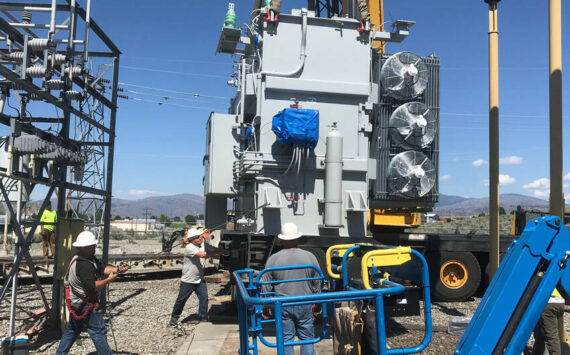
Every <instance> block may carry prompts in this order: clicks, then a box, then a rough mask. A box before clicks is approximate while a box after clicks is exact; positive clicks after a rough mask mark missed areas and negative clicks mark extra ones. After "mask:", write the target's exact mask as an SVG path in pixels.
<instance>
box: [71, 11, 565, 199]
mask: <svg viewBox="0 0 570 355" xmlns="http://www.w3.org/2000/svg"><path fill="white" fill-rule="evenodd" d="M235 2H236V12H237V15H238V20H239V23H244V22H245V21H246V20H247V19H248V18H249V14H250V12H251V10H252V9H251V8H252V4H253V1H252V0H237V1H235ZM84 3H85V2H84V1H82V2H81V4H83V5H84ZM205 3H206V2H204V1H196V0H189V1H174V0H165V1H163V2H160V3H158V2H156V1H150V0H120V1H116V0H114V1H111V0H98V1H94V2H93V8H92V16H93V18H94V20H95V21H96V22H97V23H98V24H99V25H100V26H101V27H102V28H103V29H104V31H105V32H106V33H107V35H108V36H109V37H110V38H111V39H112V40H113V41H114V42H115V44H116V45H117V46H118V47H119V48H120V49H121V51H122V52H123V55H122V57H121V71H120V82H122V83H125V84H129V85H121V86H122V87H124V88H125V89H128V90H131V91H135V92H136V93H133V92H127V93H125V94H126V95H129V96H130V97H137V98H140V99H145V100H150V101H157V100H161V99H160V98H158V97H155V96H151V95H168V96H170V97H171V98H170V99H169V100H168V101H167V102H169V103H173V104H175V105H180V106H166V105H158V104H156V103H149V102H142V101H133V100H128V101H126V100H122V101H120V102H119V105H120V107H119V111H118V121H117V140H116V154H115V174H114V196H115V197H119V198H130V199H135V198H142V197H148V196H152V195H164V194H178V193H195V194H201V193H202V176H203V167H202V157H203V154H204V148H205V140H204V136H205V123H206V121H207V119H208V115H209V112H210V111H218V112H225V111H226V104H227V102H228V99H219V98H208V97H203V98H193V97H192V96H191V95H185V94H183V93H199V94H201V95H207V96H216V97H227V98H229V97H230V96H232V95H233V90H232V89H231V88H230V87H228V86H227V85H226V81H227V80H228V79H229V75H231V74H232V69H233V68H232V60H233V58H231V57H229V56H227V55H216V54H215V48H216V45H217V41H218V37H219V32H220V29H221V25H222V23H223V19H224V15H225V12H226V9H227V1H220V0H212V1H208V2H207V3H208V6H205V5H204V4H205ZM563 5H567V4H563ZM302 6H306V1H301V0H292V1H288V0H284V1H283V9H282V11H283V12H289V10H290V9H291V8H300V7H302ZM384 8H385V20H386V21H393V20H396V19H407V20H413V21H416V22H417V23H416V25H415V26H414V27H413V28H412V31H411V35H410V36H409V37H408V39H406V40H405V41H404V42H403V43H401V44H390V45H389V46H388V48H387V51H388V52H389V53H395V52H397V51H402V50H407V51H412V52H415V53H417V54H419V55H422V56H423V55H429V54H430V53H436V54H437V55H438V56H439V57H440V58H441V61H442V68H441V112H442V115H441V131H440V147H441V152H440V161H441V163H440V179H441V182H440V192H441V193H444V194H449V195H461V196H468V197H483V196H487V195H488V187H487V186H486V185H485V180H488V164H487V160H488V138H487V137H488V123H487V122H488V116H487V109H488V74H487V63H488V59H487V31H488V15H487V10H488V7H487V5H486V4H485V3H484V2H483V1H467V0H456V1H449V0H447V1H445V0H429V1H425V0H384ZM569 13H570V11H568V9H567V8H566V7H565V8H564V9H563V33H564V34H565V35H564V37H563V67H564V68H570V52H569V48H570V46H569V43H568V36H567V34H568V33H570V24H569V22H570V15H569ZM499 41H500V42H499V55H500V59H499V65H500V69H501V71H500V112H501V119H500V122H501V123H500V130H501V131H500V132H501V133H500V157H501V158H502V161H501V167H500V173H501V175H502V177H501V181H502V184H501V187H500V192H501V193H522V194H527V195H531V196H536V197H541V198H546V199H547V198H548V181H547V180H545V179H548V177H549V146H548V6H547V2H546V1H536V0H517V1H502V2H501V3H499ZM568 78H569V76H568V75H567V74H566V75H563V81H564V88H563V92H564V93H565V94H564V98H565V102H564V117H565V118H566V119H565V121H566V122H565V124H564V132H565V133H564V139H565V141H566V142H565V147H568V140H569V138H570V135H569V132H570V127H569V124H568V118H569V117H570V116H569V115H570V112H569V111H568V107H569V106H568V101H569V100H568V97H569V95H568V94H567V93H568V92H569V89H570V87H569V80H568ZM132 85H138V86H146V87H151V88H158V89H167V90H173V91H179V92H181V93H178V94H176V93H168V92H166V91H158V90H154V89H152V90H151V89H145V88H140V87H136V86H132ZM140 93H146V94H149V95H142V94H140ZM177 98H184V100H177ZM181 106H187V107H181ZM569 159H570V153H567V154H565V157H564V163H565V164H564V166H565V167H566V168H565V170H564V174H565V175H568V180H567V181H566V182H567V183H568V184H569V185H570V174H569V173H570V168H569V167H570V164H569ZM566 193H567V194H570V186H569V187H567V188H566ZM567 198H570V196H568V197H567Z"/></svg>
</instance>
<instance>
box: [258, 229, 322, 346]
mask: <svg viewBox="0 0 570 355" xmlns="http://www.w3.org/2000/svg"><path fill="white" fill-rule="evenodd" d="M302 235H303V234H302V233H300V232H299V229H298V228H297V225H296V224H295V223H285V224H284V225H283V226H282V227H281V234H279V235H278V238H279V240H280V241H281V244H282V246H283V249H282V250H281V251H279V252H277V253H275V254H273V255H271V256H270V257H269V259H268V260H267V263H266V264H265V267H266V268H271V267H276V266H289V265H314V266H316V267H317V268H319V262H318V261H317V258H316V257H315V255H313V254H312V253H311V252H308V251H306V250H303V249H299V238H301V236H302ZM311 277H319V274H318V273H317V272H316V271H315V270H314V269H309V268H305V269H293V270H280V271H269V272H267V273H265V274H264V275H263V281H272V280H291V279H306V278H311ZM271 291H273V292H276V293H277V294H278V295H279V296H292V295H307V294H313V293H319V292H320V291H321V282H320V281H319V280H308V281H298V282H283V283H276V284H269V285H268V284H265V285H263V286H262V292H271ZM282 312H283V340H284V341H285V342H289V341H293V340H294V338H295V335H297V337H298V338H299V340H308V339H314V331H313V319H314V316H316V315H318V314H320V313H321V307H320V305H313V306H311V305H310V304H309V305H300V306H289V307H283V311H282ZM271 313H272V312H271V310H270V309H269V308H264V310H263V314H264V318H269V317H270V316H271ZM293 348H294V347H293V346H286V347H285V349H284V350H285V355H293V354H294V349H293ZM314 354H315V348H314V346H313V344H305V345H301V355H314Z"/></svg>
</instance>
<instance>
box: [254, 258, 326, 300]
mask: <svg viewBox="0 0 570 355" xmlns="http://www.w3.org/2000/svg"><path fill="white" fill-rule="evenodd" d="M301 264H309V265H315V266H316V267H317V268H319V262H318V261H317V258H315V256H314V255H313V254H312V253H311V252H308V251H306V250H303V249H299V248H291V249H283V250H281V251H280V252H278V253H275V254H273V255H271V256H270V257H269V259H268V260H267V263H266V264H265V267H266V268H270V267H275V266H289V265H301ZM318 276H319V274H318V273H317V272H316V271H315V270H313V269H294V270H282V271H271V272H268V273H265V274H264V275H263V276H262V280H263V281H271V280H291V279H302V278H308V277H318ZM320 286H321V282H320V280H311V281H298V282H284V283H276V284H272V285H263V287H262V291H263V292H269V291H272V290H275V292H277V294H279V295H280V296H292V295H309V294H312V293H319V292H321V289H320Z"/></svg>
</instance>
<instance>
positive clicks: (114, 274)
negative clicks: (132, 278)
mask: <svg viewBox="0 0 570 355" xmlns="http://www.w3.org/2000/svg"><path fill="white" fill-rule="evenodd" d="M117 276H119V274H118V273H116V272H112V273H110V274H109V276H108V277H107V278H108V279H109V280H111V281H115V279H116V278H117Z"/></svg>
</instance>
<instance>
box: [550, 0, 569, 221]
mask: <svg viewBox="0 0 570 355" xmlns="http://www.w3.org/2000/svg"><path fill="white" fill-rule="evenodd" d="M548 25H549V26H548V34H549V56H550V63H549V67H550V73H549V78H550V100H549V101H550V213H551V215H553V216H560V217H561V218H562V219H564V206H565V203H564V190H563V184H562V179H563V178H562V175H563V172H562V156H563V151H562V148H563V146H562V4H561V0H549V2H548Z"/></svg>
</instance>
